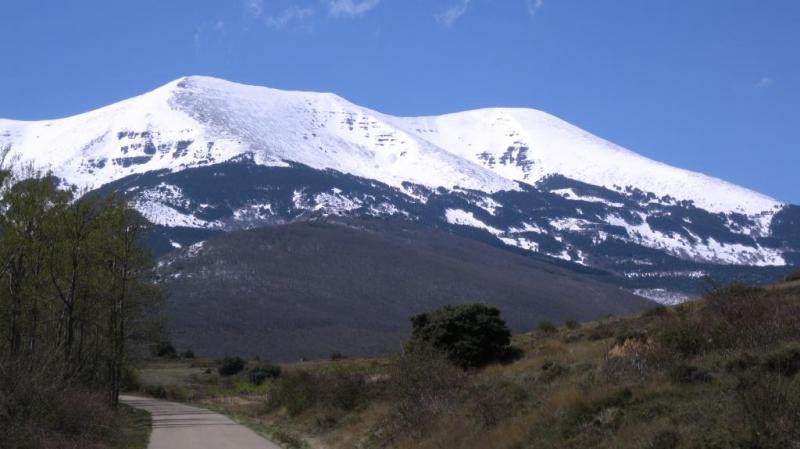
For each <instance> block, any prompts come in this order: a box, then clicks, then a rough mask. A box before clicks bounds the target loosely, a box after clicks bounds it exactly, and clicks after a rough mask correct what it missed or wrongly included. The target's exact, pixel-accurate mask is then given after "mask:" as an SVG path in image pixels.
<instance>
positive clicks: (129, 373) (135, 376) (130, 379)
mask: <svg viewBox="0 0 800 449" xmlns="http://www.w3.org/2000/svg"><path fill="white" fill-rule="evenodd" d="M119 384H120V389H121V390H122V391H139V389H141V387H142V385H141V381H140V379H139V372H138V371H136V370H135V369H133V368H132V367H130V366H127V365H126V366H125V367H123V368H122V379H120V382H119Z"/></svg>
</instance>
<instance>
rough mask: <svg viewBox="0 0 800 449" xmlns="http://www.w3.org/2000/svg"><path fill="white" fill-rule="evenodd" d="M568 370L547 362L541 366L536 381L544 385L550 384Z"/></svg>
mask: <svg viewBox="0 0 800 449" xmlns="http://www.w3.org/2000/svg"><path fill="white" fill-rule="evenodd" d="M568 371H569V370H568V369H567V367H565V366H564V365H562V364H560V363H558V362H554V361H552V360H548V361H546V362H544V363H543V364H542V373H541V374H540V375H539V377H538V379H539V381H541V382H544V383H550V382H552V381H554V380H556V379H558V378H559V377H561V376H562V375H564V374H566V373H567V372H568Z"/></svg>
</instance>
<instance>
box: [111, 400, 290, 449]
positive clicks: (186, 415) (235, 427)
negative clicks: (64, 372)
mask: <svg viewBox="0 0 800 449" xmlns="http://www.w3.org/2000/svg"><path fill="white" fill-rule="evenodd" d="M120 400H121V401H122V402H123V403H125V404H127V405H130V406H131V407H136V408H140V409H143V410H147V411H148V412H150V414H151V415H152V417H153V433H152V434H150V444H149V445H148V446H147V447H148V449H280V448H279V446H277V445H275V444H273V443H271V442H269V441H267V440H265V439H264V438H262V437H261V436H259V435H258V434H256V433H255V432H253V431H252V430H250V429H248V428H246V427H244V426H242V425H240V424H237V423H236V422H234V421H232V420H231V419H230V418H228V417H225V416H223V415H220V414H218V413H214V412H212V411H209V410H206V409H203V408H199V407H192V406H190V405H185V404H179V403H176V402H169V401H162V400H159V399H151V398H143V397H139V396H124V395H123V396H120Z"/></svg>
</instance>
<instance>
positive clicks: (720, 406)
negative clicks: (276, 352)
mask: <svg viewBox="0 0 800 449" xmlns="http://www.w3.org/2000/svg"><path fill="white" fill-rule="evenodd" d="M751 294H752V295H754V296H753V297H756V298H758V299H759V301H752V300H749V299H748V297H746V296H742V297H730V296H724V295H723V296H717V297H716V298H715V299H714V300H713V301H711V302H710V303H697V304H692V305H686V306H682V307H678V308H671V309H665V310H661V311H658V312H657V313H648V314H644V315H641V316H631V317H623V318H610V319H606V320H602V321H599V322H594V323H583V325H582V326H580V327H579V328H574V327H573V328H571V329H568V328H561V329H558V330H557V331H556V332H548V333H545V332H538V331H537V332H532V333H529V334H521V335H516V336H514V339H513V344H514V345H515V346H517V347H519V348H521V349H522V350H524V355H523V357H521V358H520V359H519V360H517V361H515V362H514V363H510V364H507V365H500V364H498V365H492V366H489V367H486V368H484V369H482V370H478V371H471V372H468V373H466V375H464V376H463V377H459V378H458V380H456V379H455V378H453V379H450V378H448V377H446V376H445V377H441V375H442V370H441V369H440V368H441V367H438V368H437V367H436V366H437V365H436V364H435V363H433V362H431V361H430V360H417V361H414V362H413V364H412V367H413V368H414V369H418V371H412V372H409V371H403V370H402V369H400V370H398V366H401V365H402V364H401V365H398V360H399V359H396V358H393V357H387V358H380V359H370V360H340V361H336V362H332V361H320V362H304V363H301V364H293V365H289V366H285V367H284V371H285V372H289V373H291V372H298V371H303V372H308V373H311V374H312V377H313V376H316V378H322V379H325V378H326V377H325V376H327V375H330V374H331V373H340V374H342V373H343V374H342V375H346V376H356V377H357V378H360V379H366V383H365V385H364V388H365V393H364V395H365V396H363V397H362V399H363V402H359V405H358V406H356V407H348V408H347V409H343V408H341V407H337V406H336V405H335V403H330V402H328V403H326V402H325V400H322V399H317V400H315V401H314V403H313V404H312V405H310V406H308V407H307V408H305V409H303V410H302V412H301V413H298V414H296V415H294V416H292V415H291V414H289V413H287V409H286V408H285V407H284V406H282V405H278V406H277V407H271V408H270V407H265V406H264V404H265V403H266V402H267V400H265V399H264V397H269V396H270V395H271V394H273V390H271V388H276V386H277V385H279V383H276V382H268V385H267V387H266V391H265V392H264V393H263V396H256V395H244V394H230V390H224V391H227V393H226V392H224V391H223V393H221V397H226V395H230V396H233V397H235V398H238V400H231V399H226V400H220V399H215V401H216V402H215V407H217V408H222V409H223V410H225V409H226V410H228V411H229V412H232V413H244V414H247V415H248V416H252V417H254V418H256V419H258V420H261V421H263V422H267V423H270V425H275V426H278V427H280V428H284V429H291V430H292V431H294V432H297V433H299V434H303V435H305V436H307V438H306V440H307V441H309V442H310V443H311V445H312V447H319V448H322V447H325V448H331V449H337V448H348V449H349V448H356V449H362V448H398V449H404V448H420V449H426V448H430V449H443V448H447V449H451V448H452V449H458V448H463V449H478V448H481V449H483V448H499V449H502V448H506V449H523V448H553V449H555V448H558V449H570V448H575V449H578V448H580V449H583V448H586V447H596V448H608V449H611V448H614V449H680V448H687V449H688V448H704V449H715V448H719V449H733V448H737V447H760V448H768V449H772V448H777V447H797V444H800V436H797V437H795V436H794V434H793V433H792V432H797V429H800V415H799V414H798V413H796V411H794V409H793V408H791V407H788V408H787V407H783V408H781V407H780V404H781V403H782V402H783V403H787V401H788V399H785V398H788V397H790V396H792V395H794V394H795V392H797V391H800V374H797V375H794V374H793V376H794V377H792V378H780V379H783V380H781V383H778V382H777V381H775V382H771V381H770V382H771V383H770V382H768V381H767V380H768V379H772V378H775V379H779V378H778V377H775V376H773V377H769V376H766V375H764V370H766V369H767V368H764V367H765V366H767V365H768V364H767V362H766V360H767V358H768V356H767V354H768V353H773V352H775V351H779V350H780V349H781V348H783V347H784V346H785V344H786V343H787V342H791V341H797V338H798V335H800V334H798V332H797V331H798V329H795V326H796V323H797V321H796V320H795V319H794V318H793V317H791V316H789V317H783V316H777V315H776V311H777V312H778V315H780V314H781V313H784V314H785V313H786V312H787V311H796V310H798V306H800V289H793V288H780V289H769V290H765V291H757V292H753V291H751V292H749V293H747V295H751ZM715 301H716V302H715ZM737 320H738V321H737ZM730 323H735V326H732V325H730ZM736 327H738V328H741V329H745V330H747V332H748V333H749V334H748V335H744V336H737V335H736V334H735V333H734V334H725V333H724V332H732V329H733V330H735V328H736ZM763 328H766V329H769V331H768V332H767V333H764V332H762V330H760V329H763ZM720 332H723V333H720ZM711 337H713V338H711ZM723 337H724V338H723ZM695 341H700V342H701V343H702V344H701V345H700V346H698V347H697V348H695V347H693V346H691V345H692V344H693V342H695ZM753 342H756V343H758V344H757V345H755V346H754V345H753ZM671 345H675V346H674V347H675V348H679V349H680V350H673V349H670V348H673V346H671ZM685 345H689V346H688V348H687V347H684V346H685ZM695 349H696V350H697V351H695ZM754 350H755V351H756V353H755V355H753V354H750V353H752V352H753V351H754ZM676 351H677V352H676ZM745 354H750V355H749V356H746V355H745ZM747 357H750V358H747ZM787 357H788V356H787ZM612 359H614V360H613V363H617V362H618V361H619V360H622V361H626V362H632V363H629V364H627V365H626V364H625V363H622V364H621V365H620V366H622V367H623V368H625V370H623V371H624V372H622V373H619V372H616V371H614V370H615V369H618V368H619V367H616V368H615V367H614V366H612V362H611V360H612ZM753 360H755V361H753ZM645 362H646V363H645ZM629 366H634V367H635V369H632V370H627V368H626V367H629ZM642 366H644V367H645V368H646V369H644V368H642ZM769 366H771V365H769ZM184 369H185V368H184ZM675 372H680V373H683V374H682V375H681V377H676V376H675V374H674V373H675ZM175 373H176V372H175V371H172V372H168V375H167V377H169V376H171V375H174V374H175ZM410 373H411V374H410ZM687 373H688V374H687ZM165 375H166V374H165ZM409 376H410V377H409ZM404 379H405V380H404ZM748 379H749V382H750V383H748ZM787 379H788V380H787ZM398 382H400V384H402V382H407V383H406V384H405V388H400V389H397V388H396V387H397V385H398ZM408 382H410V383H408ZM220 391H222V390H219V389H217V390H216V392H217V393H218V394H219V393H220ZM787 395H788V396H787ZM792 397H793V396H792ZM776 398H777V399H776ZM781 398H784V399H781ZM242 400H245V402H242ZM426 401H428V402H426ZM792 401H794V399H793V400H792ZM792 401H788V402H790V403H792V404H794V402H792ZM426 403H427V404H428V405H429V406H425V405H421V404H426ZM798 404H800V402H798ZM409 407H411V408H409ZM414 407H416V408H414ZM758 416H769V417H773V419H772V420H765V419H761V420H759V419H758ZM773 422H775V423H777V424H773ZM770 432H772V433H770ZM759 435H761V436H760V437H759ZM764 435H783V436H781V438H783V439H782V440H780V443H781V444H782V446H775V445H774V444H773V445H770V444H772V443H771V442H770V441H764ZM786 435H788V436H786ZM758 438H761V440H758ZM774 438H775V437H773V439H774ZM792 444H794V445H795V446H792Z"/></svg>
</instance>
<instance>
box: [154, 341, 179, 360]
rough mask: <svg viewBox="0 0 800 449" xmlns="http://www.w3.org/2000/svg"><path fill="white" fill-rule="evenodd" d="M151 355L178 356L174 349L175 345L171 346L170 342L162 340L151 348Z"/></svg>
mask: <svg viewBox="0 0 800 449" xmlns="http://www.w3.org/2000/svg"><path fill="white" fill-rule="evenodd" d="M153 355H155V356H156V357H164V358H169V359H172V358H175V357H177V356H178V353H177V352H176V351H175V347H174V346H172V343H170V342H168V341H162V342H160V343H157V344H156V345H155V347H154V348H153Z"/></svg>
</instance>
